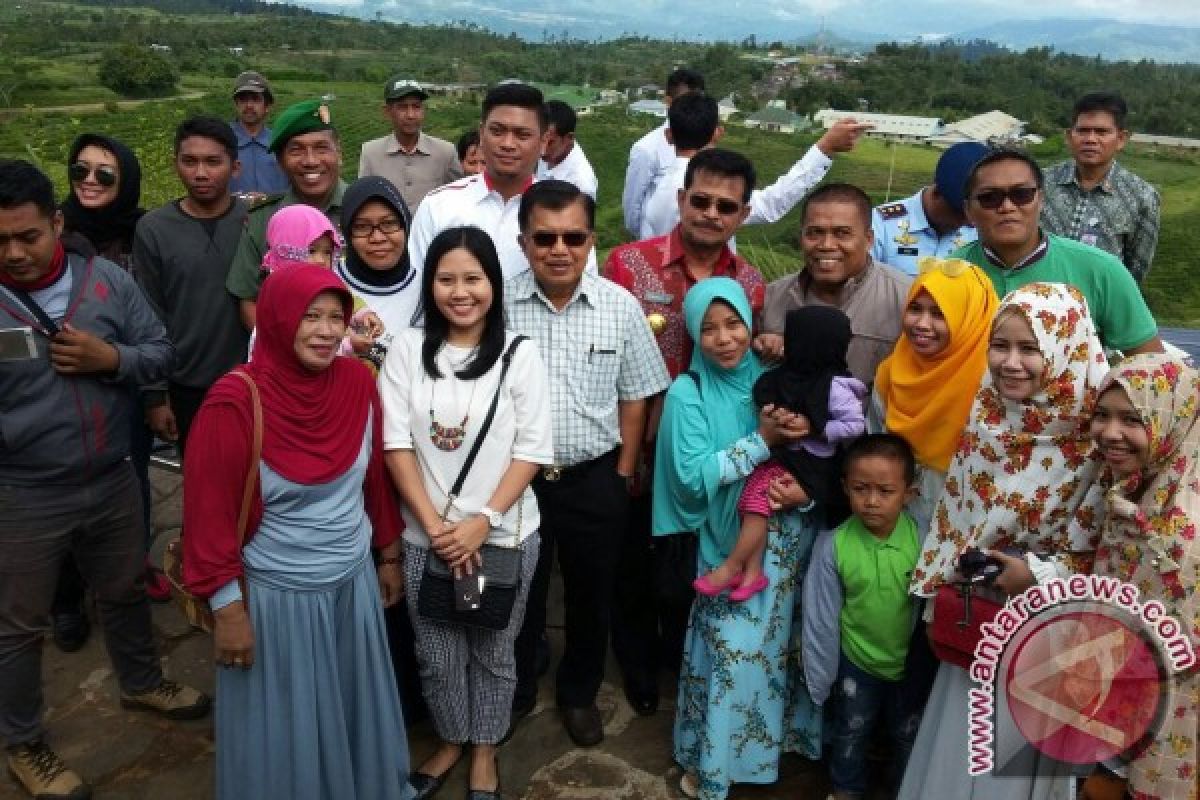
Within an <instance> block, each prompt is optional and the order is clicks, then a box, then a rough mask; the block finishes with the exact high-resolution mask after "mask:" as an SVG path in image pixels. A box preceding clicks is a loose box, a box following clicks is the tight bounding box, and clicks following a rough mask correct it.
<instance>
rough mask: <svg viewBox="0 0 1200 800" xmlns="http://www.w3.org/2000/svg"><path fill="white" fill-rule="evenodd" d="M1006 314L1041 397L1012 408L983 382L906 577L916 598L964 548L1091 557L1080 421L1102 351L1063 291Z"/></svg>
mask: <svg viewBox="0 0 1200 800" xmlns="http://www.w3.org/2000/svg"><path fill="white" fill-rule="evenodd" d="M1013 311H1015V312H1016V313H1019V314H1020V315H1021V316H1023V317H1024V318H1025V320H1026V321H1027V322H1029V324H1030V327H1031V328H1032V329H1033V333H1034V336H1035V338H1036V339H1037V342H1038V345H1039V347H1040V349H1041V351H1042V356H1043V357H1044V359H1045V362H1046V365H1045V372H1044V373H1043V383H1042V389H1041V390H1040V391H1039V392H1038V393H1037V394H1035V395H1034V396H1033V397H1031V398H1030V399H1029V400H1027V401H1025V402H1023V403H1014V402H1012V401H1010V400H1006V399H1005V398H1004V397H1003V396H1002V395H1001V394H1000V392H999V391H998V390H997V389H996V388H995V385H994V383H993V380H992V375H991V373H990V372H985V373H984V376H983V383H982V385H981V386H980V388H979V392H978V393H977V394H976V395H975V402H974V404H973V405H972V406H971V413H970V416H969V418H968V420H967V428H966V430H965V431H963V435H962V437H961V438H960V439H959V444H958V448H957V450H956V451H955V453H954V457H953V459H952V460H951V462H950V467H949V470H948V471H947V473H946V486H945V490H944V491H943V493H942V496H941V498H940V499H939V500H938V503H937V507H936V508H935V509H934V514H933V521H932V524H931V527H930V531H929V534H928V535H927V536H926V537H925V546H924V548H923V549H922V551H921V555H920V557H919V558H918V560H917V565H916V568H915V569H914V570H913V580H912V586H911V590H912V591H913V592H914V593H916V594H918V595H922V596H931V595H933V594H935V593H936V592H937V589H938V587H939V586H940V585H941V584H942V583H944V582H945V581H946V580H948V579H949V578H950V577H951V576H952V575H953V574H954V572H955V570H956V568H957V565H958V557H959V555H960V554H962V552H963V551H964V550H966V549H967V548H969V547H978V548H980V549H989V548H990V549H995V548H1003V547H1021V548H1025V549H1027V550H1031V551H1033V552H1037V553H1058V554H1064V555H1065V554H1077V555H1084V554H1090V553H1091V552H1092V551H1094V550H1095V542H1096V538H1097V535H1096V533H1095V531H1096V529H1097V521H1096V511H1097V506H1098V505H1099V496H1098V492H1095V491H1092V489H1093V485H1094V484H1095V482H1096V479H1097V478H1098V476H1099V472H1100V461H1099V458H1098V456H1096V455H1095V454H1094V452H1093V448H1092V442H1091V436H1090V433H1089V422H1088V421H1089V417H1090V413H1091V409H1092V406H1093V405H1094V404H1095V401H1096V396H1097V392H1098V389H1099V387H1100V384H1101V381H1103V379H1104V375H1105V373H1106V372H1107V371H1108V362H1107V361H1106V360H1105V357H1104V348H1103V346H1102V345H1101V344H1100V339H1099V337H1098V336H1097V335H1096V326H1095V324H1094V323H1093V322H1092V318H1091V315H1090V314H1089V313H1088V308H1087V301H1086V300H1084V298H1083V295H1082V294H1081V293H1080V292H1079V290H1078V289H1076V288H1074V287H1072V286H1067V285H1065V284H1059V283H1031V284H1028V285H1026V286H1023V287H1021V288H1020V289H1017V290H1016V291H1014V292H1012V293H1010V294H1009V295H1007V296H1006V297H1005V298H1004V300H1003V301H1001V303H1000V309H999V312H998V313H997V318H999V317H1000V315H1004V314H1006V313H1011V312H1013Z"/></svg>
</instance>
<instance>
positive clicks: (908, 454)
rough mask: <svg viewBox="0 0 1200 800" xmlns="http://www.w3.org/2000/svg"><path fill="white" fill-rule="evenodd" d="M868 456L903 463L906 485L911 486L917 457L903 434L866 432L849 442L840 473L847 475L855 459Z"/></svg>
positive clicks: (915, 476) (914, 476) (914, 478)
mask: <svg viewBox="0 0 1200 800" xmlns="http://www.w3.org/2000/svg"><path fill="white" fill-rule="evenodd" d="M870 456H879V457H880V458H887V459H891V460H893V461H898V462H900V463H901V464H903V465H904V483H905V485H906V486H912V485H913V483H914V482H915V481H916V479H917V457H916V455H914V454H913V449H912V445H910V444H909V443H908V440H907V439H905V438H904V437H903V436H899V435H897V434H894V433H868V434H867V435H866V436H860V437H859V438H857V439H855V440H854V441H853V442H851V443H850V446H849V447H847V448H846V454H845V456H843V458H842V475H843V476H846V475H849V474H850V467H851V466H853V465H854V463H855V462H856V461H859V460H861V459H864V458H868V457H870Z"/></svg>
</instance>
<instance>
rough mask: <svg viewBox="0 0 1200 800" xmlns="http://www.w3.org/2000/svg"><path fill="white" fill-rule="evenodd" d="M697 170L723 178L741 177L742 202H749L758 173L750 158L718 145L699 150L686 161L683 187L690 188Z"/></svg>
mask: <svg viewBox="0 0 1200 800" xmlns="http://www.w3.org/2000/svg"><path fill="white" fill-rule="evenodd" d="M697 172H710V173H713V174H715V175H720V176H722V177H725V178H741V179H742V203H749V202H750V195H751V193H753V192H754V182H755V181H756V180H758V175H757V173H755V171H754V165H753V164H752V163H750V159H748V158H746V157H745V156H744V155H742V154H741V153H735V152H734V151H732V150H722V149H720V148H718V147H710V148H708V149H706V150H701V151H700V152H699V153H696V155H694V156H692V158H691V160H690V161H688V165H687V170H686V171H685V172H684V173H683V188H684V189H690V188H692V180H693V179H694V178H695V177H696V173H697Z"/></svg>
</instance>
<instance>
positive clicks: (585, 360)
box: [504, 270, 670, 466]
mask: <svg viewBox="0 0 1200 800" xmlns="http://www.w3.org/2000/svg"><path fill="white" fill-rule="evenodd" d="M504 306H505V311H506V314H507V318H508V327H509V328H510V329H512V330H514V331H516V332H517V333H523V334H525V335H526V336H528V337H529V338H531V339H533V341H535V342H537V345H538V348H539V349H540V351H541V354H542V359H543V360H544V361H545V362H546V371H547V373H548V374H549V378H550V407H551V416H552V419H553V424H554V461H555V463H556V464H558V465H560V466H571V465H574V464H580V463H582V462H584V461H588V460H590V459H593V458H597V457H599V456H602V455H604V454H605V453H607V452H609V451H610V450H612V449H613V448H614V447H617V446H618V445H620V444H621V428H620V421H619V418H618V414H617V404H618V403H619V402H622V401H625V402H628V401H631V400H641V399H642V398H646V397H650V396H651V395H655V394H658V393H659V392H662V391H665V390H666V388H667V386H668V384H669V383H670V380H669V378H668V376H667V368H666V365H665V364H664V363H663V359H662V355H661V354H660V353H659V350H658V345H657V344H656V343H655V341H654V334H653V333H652V332H651V330H650V325H649V324H648V323H647V322H646V318H645V316H643V314H642V309H641V306H639V305H638V302H637V301H636V300H634V299H633V295H631V294H629V292H627V291H625V290H624V289H622V288H621V287H620V286H617V285H616V284H614V283H612V282H611V281H608V280H605V279H603V278H601V277H599V276H597V275H593V274H591V273H588V272H585V273H584V275H583V278H582V280H581V281H580V283H579V286H578V287H577V288H576V290H575V294H574V295H573V296H572V297H571V300H570V301H569V302H568V303H567V304H566V306H564V307H563V309H562V310H561V311H558V310H556V309H555V308H554V305H553V304H552V303H551V302H550V301H549V300H548V299H547V298H546V296H545V295H544V294H543V293H542V290H541V289H540V288H538V285H537V281H536V280H535V279H534V274H533V271H532V270H530V271H527V272H524V273H522V274H520V275H517V276H516V277H514V278H511V279H509V280H508V281H507V282H506V283H505V286H504Z"/></svg>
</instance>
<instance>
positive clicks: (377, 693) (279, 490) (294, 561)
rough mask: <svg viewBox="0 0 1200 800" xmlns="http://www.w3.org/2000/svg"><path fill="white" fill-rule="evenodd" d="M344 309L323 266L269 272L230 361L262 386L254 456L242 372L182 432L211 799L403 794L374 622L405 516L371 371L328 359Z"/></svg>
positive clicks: (397, 582) (388, 590)
mask: <svg viewBox="0 0 1200 800" xmlns="http://www.w3.org/2000/svg"><path fill="white" fill-rule="evenodd" d="M351 311H352V307H351V297H350V293H349V291H348V290H347V289H346V287H345V285H344V284H343V283H342V282H341V280H340V279H338V277H337V276H336V275H334V274H333V273H332V272H330V271H329V270H327V269H322V268H321V267H315V266H314V267H308V266H304V267H297V268H295V269H292V270H289V271H287V272H283V273H278V274H273V275H271V276H269V277H268V278H267V280H266V282H265V283H264V284H263V288H262V292H261V293H260V294H259V302H258V327H257V330H258V339H257V341H256V344H255V348H254V354H253V356H254V357H253V360H252V362H251V363H250V364H248V365H246V366H245V367H242V368H240V369H241V371H243V372H244V373H246V375H248V376H249V377H250V378H251V379H252V380H253V382H254V384H255V386H256V387H257V389H258V393H259V396H260V398H261V403H262V416H263V429H262V457H261V461H260V463H259V464H258V465H257V466H253V465H251V459H252V442H253V435H254V415H253V399H252V395H251V391H250V386H249V384H248V383H247V382H246V381H245V380H244V378H243V377H242V376H239V375H236V374H232V373H231V374H229V375H226V376H225V377H224V378H222V379H221V380H220V381H218V382H217V383H216V384H215V385H214V386H213V388H212V389H211V390H210V391H209V393H208V397H207V398H206V399H205V401H204V405H203V406H202V407H201V409H200V412H199V414H198V415H197V416H196V420H195V423H194V427H193V429H192V430H193V433H192V436H191V437H189V442H188V449H187V454H186V457H185V459H184V468H183V475H184V530H185V531H187V533H186V535H185V536H184V539H183V545H184V562H183V563H184V570H183V571H184V578H185V580H186V582H187V585H188V587H189V589H190V590H191V591H193V592H194V593H195V594H197V595H199V596H201V597H207V598H209V602H210V605H211V606H212V608H213V610H214V616H215V618H216V624H215V629H214V631H213V638H214V640H215V648H216V663H217V666H218V674H217V698H218V711H217V715H216V746H217V797H218V798H246V797H274V796H279V797H289V798H308V799H310V800H324V799H325V798H329V799H330V800H332V798H345V797H371V798H383V799H385V800H389V799H391V798H395V800H406V798H407V797H409V796H410V794H411V790H410V788H409V786H408V747H407V742H406V739H405V732H404V721H403V718H402V716H401V711H400V703H399V698H398V694H397V692H396V684H395V678H394V676H393V671H392V665H391V659H390V656H389V653H388V646H387V636H386V633H385V629H384V625H383V606H384V605H391V604H392V603H394V602H396V600H397V599H398V598H399V597H400V594H401V591H402V580H403V579H402V574H401V570H400V558H399V555H400V541H399V535H400V531H401V529H402V527H403V523H402V522H401V521H400V516H399V513H398V509H397V506H396V500H395V496H394V495H393V493H392V492H393V490H392V487H391V484H390V482H389V480H388V477H387V473H386V469H385V467H384V462H383V447H382V441H383V439H382V432H381V423H382V420H381V411H380V406H379V396H378V394H377V393H376V389H375V383H374V380H373V379H372V376H371V373H370V372H369V371H368V370H367V368H366V367H365V366H363V365H362V364H361V363H359V362H358V361H356V360H354V359H351V358H344V357H339V356H337V351H338V344H339V342H340V341H341V339H342V337H343V336H344V335H345V332H346V321H347V320H348V319H349V318H350V315H351ZM193 442H194V443H193ZM252 468H253V469H256V470H257V475H256V477H257V485H256V486H255V490H254V494H253V499H252V503H251V505H250V515H249V521H248V522H247V524H246V540H245V546H244V548H239V546H238V527H237V523H238V513H239V510H240V508H241V504H242V495H243V492H244V489H245V484H246V478H247V476H248V475H249V474H250V473H249V471H250V470H251V469H252ZM372 547H374V548H375V550H376V553H377V555H376V559H377V562H378V567H376V566H375V564H373V562H372V558H371V550H372ZM376 575H378V580H376ZM381 595H382V603H381Z"/></svg>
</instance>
